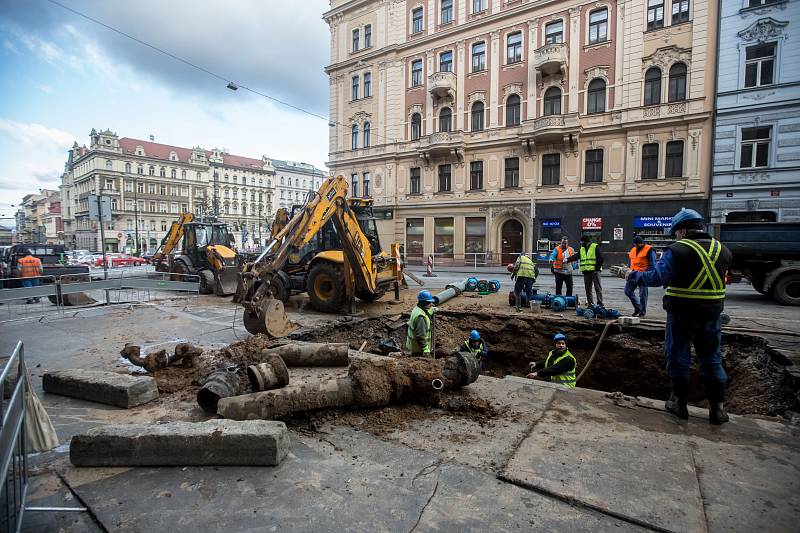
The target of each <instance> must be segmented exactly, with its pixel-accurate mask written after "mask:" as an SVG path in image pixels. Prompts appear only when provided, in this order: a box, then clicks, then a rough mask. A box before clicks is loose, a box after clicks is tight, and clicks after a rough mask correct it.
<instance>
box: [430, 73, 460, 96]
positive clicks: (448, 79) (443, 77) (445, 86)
mask: <svg viewBox="0 0 800 533" xmlns="http://www.w3.org/2000/svg"><path fill="white" fill-rule="evenodd" d="M428 90H429V91H430V92H431V94H432V95H433V96H435V97H437V98H443V97H445V96H447V95H448V94H455V92H456V75H455V73H454V72H435V73H433V74H431V75H430V76H428Z"/></svg>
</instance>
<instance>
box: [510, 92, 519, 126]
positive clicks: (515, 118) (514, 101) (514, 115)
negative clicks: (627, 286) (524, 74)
mask: <svg viewBox="0 0 800 533" xmlns="http://www.w3.org/2000/svg"><path fill="white" fill-rule="evenodd" d="M520 116H521V113H520V99H519V95H516V94H512V95H510V96H509V97H508V98H507V99H506V126H519V121H520Z"/></svg>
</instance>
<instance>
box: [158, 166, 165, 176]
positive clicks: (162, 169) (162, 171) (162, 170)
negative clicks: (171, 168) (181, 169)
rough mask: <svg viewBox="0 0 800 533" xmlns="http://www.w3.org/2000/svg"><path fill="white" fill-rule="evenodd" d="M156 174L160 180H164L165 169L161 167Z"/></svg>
mask: <svg viewBox="0 0 800 533" xmlns="http://www.w3.org/2000/svg"><path fill="white" fill-rule="evenodd" d="M158 174H159V176H161V177H162V178H166V177H167V169H166V168H164V167H161V168H160V169H159V170H158Z"/></svg>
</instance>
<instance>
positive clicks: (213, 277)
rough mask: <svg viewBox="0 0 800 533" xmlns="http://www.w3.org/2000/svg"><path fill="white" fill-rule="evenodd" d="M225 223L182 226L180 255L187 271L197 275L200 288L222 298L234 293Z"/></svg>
mask: <svg viewBox="0 0 800 533" xmlns="http://www.w3.org/2000/svg"><path fill="white" fill-rule="evenodd" d="M229 243H230V234H229V232H228V226H227V225H225V224H219V223H212V222H189V223H188V224H185V226H184V233H183V254H182V256H181V258H182V259H184V261H186V260H187V259H188V266H189V270H190V271H192V272H194V273H197V274H198V275H199V276H200V285H201V288H203V287H205V288H207V289H208V290H204V291H203V292H214V293H216V294H217V295H219V296H226V295H229V294H233V293H234V292H236V285H237V282H238V271H239V269H238V264H237V261H236V252H234V251H233V250H232V249H231V248H230V247H229Z"/></svg>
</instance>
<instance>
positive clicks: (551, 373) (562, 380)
mask: <svg viewBox="0 0 800 533" xmlns="http://www.w3.org/2000/svg"><path fill="white" fill-rule="evenodd" d="M553 344H554V345H555V346H554V348H553V349H552V350H550V353H548V354H547V357H546V358H545V359H544V361H534V362H532V363H529V367H530V374H528V376H527V377H528V378H530V379H536V378H543V379H544V380H545V381H549V382H550V383H559V384H561V385H564V386H567V387H573V388H574V387H575V382H576V381H577V378H576V377H575V376H576V375H575V370H576V367H577V362H576V361H575V356H574V355H572V354H571V353H570V351H569V349H568V348H567V336H566V335H564V334H563V333H556V334H555V335H554V336H553Z"/></svg>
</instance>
